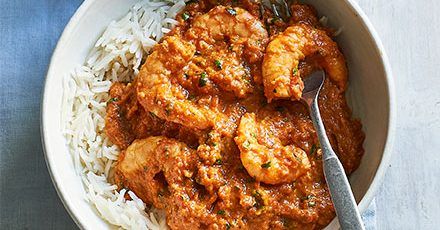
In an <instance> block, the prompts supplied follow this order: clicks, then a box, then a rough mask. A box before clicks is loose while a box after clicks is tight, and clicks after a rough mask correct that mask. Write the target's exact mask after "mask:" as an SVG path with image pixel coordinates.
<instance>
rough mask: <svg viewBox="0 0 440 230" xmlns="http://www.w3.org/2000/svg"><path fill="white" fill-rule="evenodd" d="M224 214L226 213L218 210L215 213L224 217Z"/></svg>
mask: <svg viewBox="0 0 440 230" xmlns="http://www.w3.org/2000/svg"><path fill="white" fill-rule="evenodd" d="M225 213H226V212H225V210H218V211H217V214H219V215H225Z"/></svg>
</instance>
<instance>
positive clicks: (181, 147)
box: [68, 0, 364, 229]
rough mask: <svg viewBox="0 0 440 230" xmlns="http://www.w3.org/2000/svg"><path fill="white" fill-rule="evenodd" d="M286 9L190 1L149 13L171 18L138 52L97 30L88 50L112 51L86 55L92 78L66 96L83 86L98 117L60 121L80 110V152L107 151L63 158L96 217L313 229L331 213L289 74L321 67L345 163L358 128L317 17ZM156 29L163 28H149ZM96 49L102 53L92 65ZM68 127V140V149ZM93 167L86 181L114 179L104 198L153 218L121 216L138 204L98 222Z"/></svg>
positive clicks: (358, 141)
mask: <svg viewBox="0 0 440 230" xmlns="http://www.w3.org/2000/svg"><path fill="white" fill-rule="evenodd" d="M146 4H153V5H155V4H159V5H156V6H158V7H159V9H162V8H160V7H162V6H166V5H167V4H165V3H162V2H153V3H151V2H150V3H146ZM161 4H162V5H161ZM178 4H179V3H177V4H175V5H174V6H172V7H170V8H164V9H165V10H164V11H165V14H166V10H174V11H175V12H177V11H176V8H177V7H176V5H178ZM141 6H142V5H138V6H136V7H141ZM136 7H134V8H135V9H136ZM173 7H174V8H173ZM181 7H182V6H181ZM138 9H139V8H138ZM290 9H291V14H292V15H291V17H290V18H288V19H282V18H280V17H277V16H276V14H275V13H274V11H273V10H268V9H267V8H266V7H264V6H262V5H261V3H259V2H254V1H246V0H243V1H234V2H222V4H217V3H216V2H213V1H198V2H190V3H188V4H187V5H186V6H185V8H183V9H182V10H181V11H180V13H178V14H177V17H176V20H177V21H172V20H171V19H170V18H165V19H163V20H162V21H166V20H167V21H169V22H171V23H170V24H175V26H174V28H173V29H172V30H171V31H168V30H166V29H165V30H163V28H160V31H159V32H156V33H155V39H157V40H159V39H161V40H160V42H159V43H158V44H156V45H154V46H153V48H152V50H149V49H148V48H147V50H146V52H147V51H148V52H150V54H148V56H147V57H146V58H145V60H144V59H142V52H141V53H140V54H139V53H138V52H137V51H138V50H139V47H140V46H147V45H145V43H143V42H141V44H139V43H133V44H134V45H133V44H131V45H130V47H129V48H128V50H129V52H128V53H129V54H128V55H125V53H124V52H126V51H127V50H124V47H127V46H126V44H119V45H120V46H121V47H117V46H115V45H114V44H112V42H113V41H112V40H111V39H109V40H106V36H105V35H108V34H109V33H111V32H112V31H111V30H110V32H109V30H107V31H106V32H105V33H104V35H103V38H101V39H100V40H98V43H97V44H98V45H97V47H98V48H96V49H99V48H100V46H102V44H104V46H111V47H112V48H114V51H115V52H113V51H112V52H111V53H110V54H114V53H116V54H118V53H117V52H118V51H121V52H120V53H119V54H118V55H119V56H111V55H107V56H106V55H103V54H106V53H105V52H100V53H99V52H97V51H95V53H94V54H92V56H91V59H90V60H92V61H90V60H89V63H93V64H91V66H90V68H85V70H86V72H87V71H89V73H90V72H92V74H91V75H88V76H89V77H96V76H95V75H98V80H97V81H94V82H93V83H92V88H93V87H95V88H93V89H94V90H93V89H92V90H91V91H89V92H87V91H86V92H81V91H80V92H79V93H78V92H76V93H78V94H79V95H82V94H87V93H92V94H96V95H95V96H94V99H95V100H94V102H93V103H92V102H90V103H89V104H87V108H83V109H85V110H87V109H89V110H95V111H96V114H98V115H99V116H91V117H90V120H89V118H87V117H86V118H84V117H81V113H80V112H81V111H78V110H77V111H75V112H76V113H74V114H73V116H75V118H76V119H72V120H71V121H70V123H69V124H70V125H71V127H73V129H75V128H78V126H74V124H75V122H76V121H79V120H80V119H86V121H87V122H91V123H93V122H95V124H97V125H96V127H97V130H98V131H97V132H96V133H93V131H90V130H88V131H89V132H92V134H91V135H96V137H95V139H94V140H92V141H90V142H89V143H86V144H85V145H84V148H82V149H81V151H82V150H84V151H86V152H89V153H90V152H93V151H96V153H98V154H97V155H92V158H93V157H95V158H102V156H103V155H104V156H105V155H106V154H107V156H105V157H107V160H104V161H102V160H101V159H99V160H98V161H96V162H98V163H96V162H95V159H90V157H88V158H87V157H86V155H87V153H84V152H82V153H81V152H79V153H77V154H78V155H79V156H80V157H81V158H82V163H83V164H84V165H85V168H86V169H88V170H89V172H88V173H87V180H86V181H87V182H86V185H88V188H89V190H93V191H94V192H93V195H91V196H90V200H91V202H92V203H94V204H95V206H96V207H97V209H98V211H99V212H100V213H101V215H102V216H103V217H104V218H106V219H107V220H109V221H110V222H111V223H113V224H116V225H120V226H123V227H126V228H132V227H134V226H136V224H137V223H132V222H135V221H134V220H132V219H136V218H137V220H142V221H144V224H145V226H148V227H151V226H153V227H154V226H156V225H158V226H163V223H164V220H165V218H166V224H167V226H169V227H170V228H172V229H180V228H191V229H192V228H194V229H197V228H200V229H205V228H212V229H215V228H220V229H229V228H250V229H252V228H262V229H267V228H301V229H320V228H323V227H325V226H326V225H327V224H328V223H329V222H330V221H331V220H332V219H333V218H334V215H335V214H334V210H333V206H332V203H331V200H330V196H329V193H328V189H327V186H326V184H325V179H324V176H323V172H322V165H321V151H320V149H319V142H318V140H317V137H316V134H315V131H314V128H313V125H312V122H311V120H310V118H309V115H308V109H307V107H306V106H305V105H304V104H302V103H301V102H300V100H299V99H300V98H301V92H302V89H303V87H304V85H303V83H302V80H301V78H303V77H307V75H308V74H309V73H311V72H312V71H314V70H316V69H318V68H323V69H324V70H325V71H326V74H327V76H328V78H327V80H326V81H325V84H324V87H323V89H322V91H321V94H320V98H319V104H320V110H321V116H322V117H323V121H324V124H325V126H326V129H327V132H328V136H329V138H330V142H331V144H332V146H333V148H334V149H335V152H337V154H338V156H339V157H340V159H341V161H342V164H343V165H344V167H345V170H346V172H347V173H351V172H353V171H354V170H355V169H356V168H357V167H358V165H359V163H360V159H361V156H362V154H363V152H364V151H363V148H362V143H363V140H364V134H363V133H362V131H361V124H360V122H359V121H358V120H355V119H353V118H352V117H351V112H350V109H349V107H348V105H347V103H346V100H345V96H344V92H345V89H346V85H347V80H348V79H347V69H346V64H345V59H344V57H343V55H342V53H341V52H340V50H339V48H338V46H337V44H336V43H335V42H334V41H333V40H332V39H331V36H332V35H333V33H334V31H333V30H332V29H329V28H325V27H324V26H323V25H322V24H321V23H320V22H319V20H318V18H317V15H316V12H315V10H314V8H313V7H311V6H309V5H303V4H297V3H294V4H292V5H291V6H290ZM162 13H164V12H162ZM136 15H137V14H136ZM132 16H133V14H132ZM137 16H139V18H140V19H139V18H136V19H133V18H130V20H132V19H133V20H139V21H142V20H144V21H143V22H144V23H145V24H148V16H147V13H146V11H145V12H144V13H142V14H141V15H137ZM143 17H147V18H143ZM151 21H152V22H153V21H154V19H153V20H151ZM152 22H151V23H152ZM120 24H122V23H120ZM114 26H116V27H117V26H121V25H117V24H114ZM163 31H165V32H168V33H167V34H166V35H165V36H164V37H163V38H160V37H161V36H159V34H160V32H163ZM113 32H114V31H113ZM106 33H107V34H106ZM146 34H150V33H148V32H146ZM136 35H137V34H136ZM150 35H151V34H150ZM117 36H120V35H117ZM137 36H138V35H137ZM115 40H116V43H117V42H118V40H117V39H115ZM146 42H150V43H154V42H151V41H150V40H146ZM124 45H125V46H124ZM133 47H134V48H133ZM132 50H133V52H131V51H132ZM97 53H98V54H97ZM121 54H122V55H121ZM107 57H109V58H108V59H110V60H113V61H111V62H107V63H106V62H104V61H103V60H107V59H106V58H107ZM127 57H128V58H127ZM98 59H99V60H101V61H96V60H98ZM127 59H128V60H127ZM142 62H143V63H142ZM141 64H142V68H141V69H140V71H138V70H137V68H138V67H139V66H140V65H141ZM89 65H90V64H89ZM128 66H130V67H132V68H131V69H130V68H127V67H128ZM98 67H101V68H98ZM93 71H95V72H93ZM76 77H77V78H76V80H78V81H80V80H81V74H77V75H76ZM82 77H83V78H84V76H82ZM78 81H77V82H76V84H78ZM110 84H111V87H110ZM109 87H110V88H109ZM106 89H109V92H108V93H107V91H106ZM78 94H77V95H78ZM77 98H81V97H77ZM78 100H79V103H80V102H81V100H80V99H78ZM74 105H75V106H77V107H80V105H78V103H77V104H74ZM98 108H99V111H98ZM75 109H76V108H74V110H75ZM104 117H105V122H104ZM104 124H105V125H104ZM73 133H75V132H73ZM87 134H88V133H87ZM72 136H73V135H72ZM72 136H71V137H70V139H69V137H68V139H69V140H70V144H71V145H78V142H76V143H75V139H74V138H73V137H72ZM112 143H114V144H115V145H116V146H117V148H116V147H115V146H114V145H113V144H112ZM79 144H80V145H81V143H79ZM73 149H74V150H75V147H73ZM76 150H78V148H76ZM109 153H110V154H109ZM77 159H78V158H77ZM90 162H93V163H90ZM99 172H102V173H103V175H104V181H102V179H103V177H99V178H100V179H99V180H100V181H99V182H100V183H105V180H108V181H110V182H112V183H114V184H115V185H116V186H117V187H116V186H114V185H109V184H106V185H109V186H110V188H105V189H103V190H107V191H113V192H115V193H116V194H118V197H117V199H118V200H117V201H114V202H118V204H117V206H118V208H121V209H124V208H125V211H126V210H127V209H129V208H133V207H134V206H136V205H137V206H136V208H137V209H136V210H137V211H140V212H142V211H143V209H145V207H144V206H143V203H142V202H141V200H142V201H143V202H144V203H146V204H148V205H151V208H147V211H152V212H154V213H155V211H154V210H162V213H165V215H161V214H158V215H156V216H154V215H153V214H152V213H151V214H150V215H149V216H145V214H142V213H141V214H140V217H133V216H130V215H138V214H139V213H138V212H133V211H130V212H126V213H123V214H121V215H125V216H127V215H128V219H129V220H128V221H126V220H121V219H115V218H113V219H112V218H110V217H114V216H113V215H108V212H109V211H108V209H110V208H109V207H108V205H109V204H105V203H104V204H103V203H102V200H100V199H99V198H97V196H103V197H104V196H110V198H108V199H110V200H111V201H112V197H111V195H107V194H106V192H102V191H99V189H100V187H99V186H97V185H98V184H99V183H98V182H96V180H97V179H96V178H95V177H94V176H93V175H91V174H90V173H99ZM101 185H102V184H101ZM96 187H98V189H97V188H96ZM127 190H129V191H130V192H128V193H126V191H127ZM118 191H119V192H118ZM89 192H90V191H89ZM90 193H91V192H90ZM124 196H125V199H124ZM139 198H140V200H139ZM113 199H114V198H113ZM121 200H125V201H121ZM131 201H134V202H131ZM139 203H141V204H139ZM113 205H114V204H113ZM148 217H149V218H148ZM157 219H159V220H157ZM152 220H153V221H152ZM142 221H140V222H142ZM145 226H144V227H145Z"/></svg>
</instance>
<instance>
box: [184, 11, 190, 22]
mask: <svg viewBox="0 0 440 230" xmlns="http://www.w3.org/2000/svg"><path fill="white" fill-rule="evenodd" d="M189 17H190V15H189V13H188V12H183V14H182V19H183V20H184V21H186V20H188V19H189Z"/></svg>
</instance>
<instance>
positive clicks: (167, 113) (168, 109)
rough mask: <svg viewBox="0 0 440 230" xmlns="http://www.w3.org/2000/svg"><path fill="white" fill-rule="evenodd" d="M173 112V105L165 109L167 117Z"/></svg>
mask: <svg viewBox="0 0 440 230" xmlns="http://www.w3.org/2000/svg"><path fill="white" fill-rule="evenodd" d="M172 110H173V106H172V105H167V107H165V114H166V115H167V116H169V115H170V114H171V111H172Z"/></svg>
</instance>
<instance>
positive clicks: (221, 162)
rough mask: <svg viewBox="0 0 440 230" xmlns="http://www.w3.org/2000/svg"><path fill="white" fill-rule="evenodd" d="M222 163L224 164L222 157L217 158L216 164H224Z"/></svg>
mask: <svg viewBox="0 0 440 230" xmlns="http://www.w3.org/2000/svg"><path fill="white" fill-rule="evenodd" d="M222 164H223V161H222V159H217V160H215V162H214V165H222Z"/></svg>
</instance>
